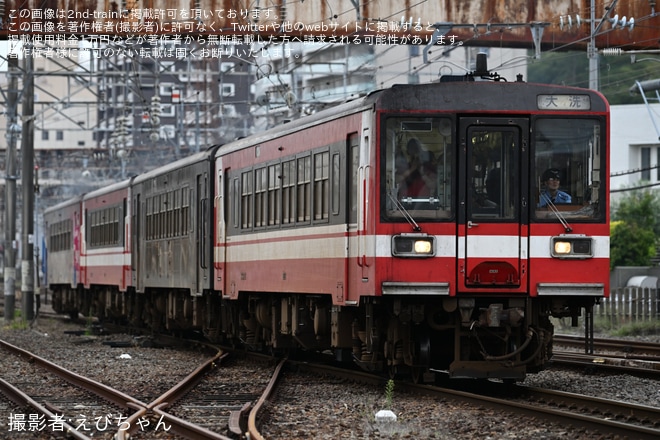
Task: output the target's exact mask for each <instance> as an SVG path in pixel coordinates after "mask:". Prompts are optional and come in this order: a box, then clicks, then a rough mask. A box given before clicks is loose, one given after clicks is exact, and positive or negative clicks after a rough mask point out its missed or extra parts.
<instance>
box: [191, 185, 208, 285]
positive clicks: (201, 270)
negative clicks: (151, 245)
mask: <svg viewBox="0 0 660 440" xmlns="http://www.w3.org/2000/svg"><path fill="white" fill-rule="evenodd" d="M196 194H197V200H196V202H197V203H196V206H197V212H196V218H197V225H196V227H195V230H196V231H197V236H196V237H195V238H196V241H195V243H194V246H193V248H196V249H197V271H196V272H197V276H196V277H195V288H194V289H193V294H197V295H201V294H202V293H203V292H204V290H205V289H207V288H208V286H209V265H210V259H211V247H212V245H213V242H212V240H213V239H212V237H211V235H210V217H211V216H212V214H211V213H210V212H209V196H208V174H207V173H203V174H198V175H197V190H196Z"/></svg>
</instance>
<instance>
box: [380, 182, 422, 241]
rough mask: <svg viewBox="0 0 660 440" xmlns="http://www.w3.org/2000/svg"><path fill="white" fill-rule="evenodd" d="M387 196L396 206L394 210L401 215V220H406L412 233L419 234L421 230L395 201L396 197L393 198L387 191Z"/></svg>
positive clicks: (397, 201) (399, 203)
mask: <svg viewBox="0 0 660 440" xmlns="http://www.w3.org/2000/svg"><path fill="white" fill-rule="evenodd" d="M387 195H388V196H389V198H390V200H392V203H394V206H396V209H398V210H399V212H400V213H401V214H403V218H405V219H406V221H407V222H408V223H409V224H410V226H412V228H413V231H415V232H419V231H421V230H422V228H420V227H419V225H418V224H417V222H416V221H415V219H414V218H413V216H412V215H410V213H409V212H408V211H407V210H406V208H405V207H404V206H403V205H402V204H401V202H399V200H397V198H396V197H394V196H393V195H392V194H391V193H390V192H389V191H388V192H387Z"/></svg>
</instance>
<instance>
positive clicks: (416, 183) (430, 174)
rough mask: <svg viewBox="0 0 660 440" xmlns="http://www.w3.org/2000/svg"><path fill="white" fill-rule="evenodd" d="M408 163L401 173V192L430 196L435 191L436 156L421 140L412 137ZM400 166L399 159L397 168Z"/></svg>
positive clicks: (409, 194)
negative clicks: (425, 147) (426, 148)
mask: <svg viewBox="0 0 660 440" xmlns="http://www.w3.org/2000/svg"><path fill="white" fill-rule="evenodd" d="M406 152H407V153H408V165H407V167H405V169H404V170H403V172H402V173H401V174H400V178H401V185H400V188H401V189H402V191H401V192H400V194H401V196H403V197H429V196H431V195H432V194H433V192H434V191H435V186H436V180H437V170H436V169H435V166H434V160H433V159H434V157H433V154H432V153H431V152H430V151H427V150H425V149H424V148H423V147H422V144H421V142H420V141H419V140H418V139H416V138H412V139H410V140H409V141H408V144H407V146H406ZM398 168H399V164H398V160H397V169H398Z"/></svg>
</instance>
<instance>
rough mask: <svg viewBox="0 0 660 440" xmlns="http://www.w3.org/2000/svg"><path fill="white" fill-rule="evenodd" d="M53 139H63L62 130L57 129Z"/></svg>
mask: <svg viewBox="0 0 660 440" xmlns="http://www.w3.org/2000/svg"><path fill="white" fill-rule="evenodd" d="M55 139H56V140H58V141H63V140H64V132H63V131H62V130H57V131H56V132H55Z"/></svg>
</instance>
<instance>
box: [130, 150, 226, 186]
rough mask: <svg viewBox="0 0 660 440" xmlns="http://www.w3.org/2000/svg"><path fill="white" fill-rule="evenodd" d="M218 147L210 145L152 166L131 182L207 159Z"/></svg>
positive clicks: (141, 180) (135, 182)
mask: <svg viewBox="0 0 660 440" xmlns="http://www.w3.org/2000/svg"><path fill="white" fill-rule="evenodd" d="M218 147H219V145H212V146H211V147H209V148H207V149H206V150H204V151H200V152H198V153H195V154H193V155H191V156H188V157H184V158H182V159H179V160H177V161H176V162H172V163H169V164H167V165H163V166H161V167H158V168H154V169H153V170H150V171H147V172H146V173H143V174H140V175H138V176H135V178H134V179H133V182H132V183H133V184H137V183H142V182H144V181H147V180H149V179H152V178H154V177H157V176H160V175H163V174H166V173H168V172H170V171H172V170H178V169H179V168H182V167H185V166H187V165H192V164H195V163H197V162H201V161H204V160H209V159H210V158H212V157H213V155H214V153H215V150H216V149H217V148H218Z"/></svg>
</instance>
